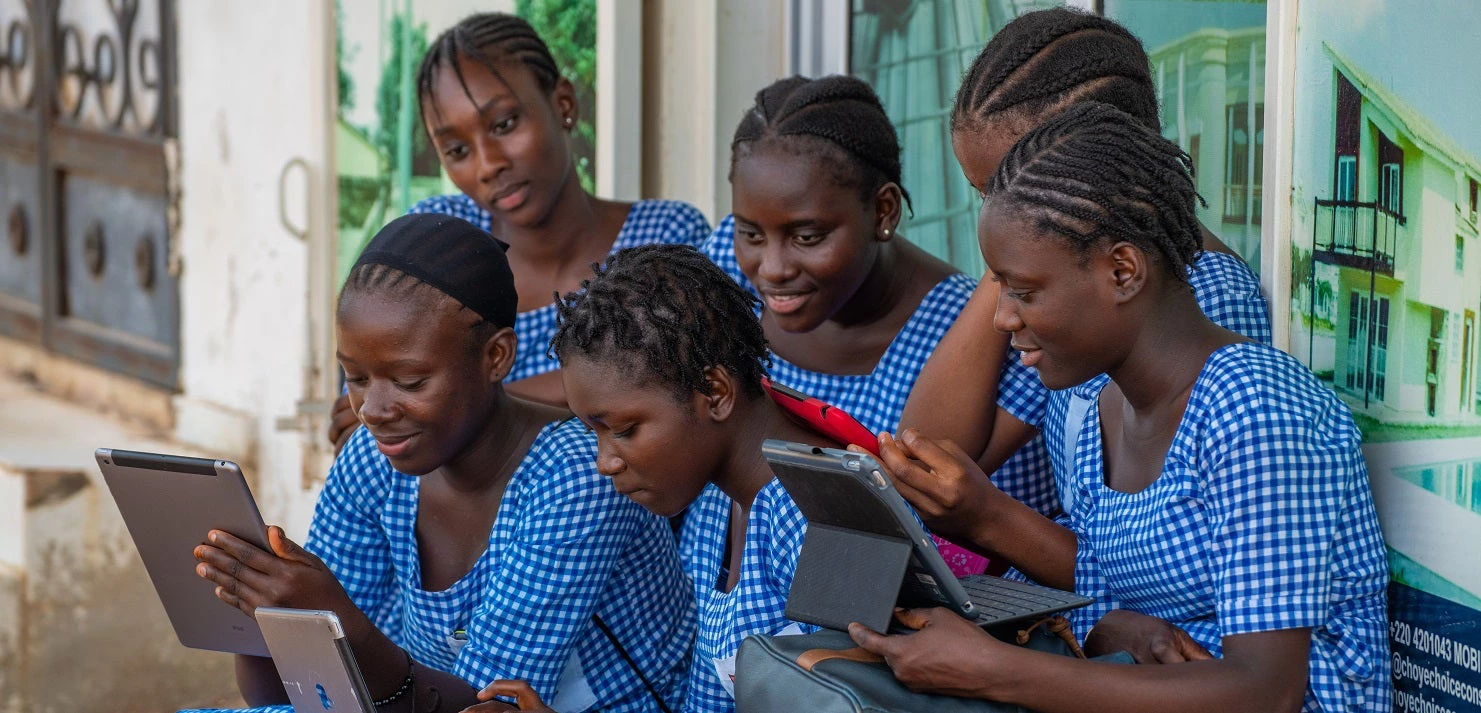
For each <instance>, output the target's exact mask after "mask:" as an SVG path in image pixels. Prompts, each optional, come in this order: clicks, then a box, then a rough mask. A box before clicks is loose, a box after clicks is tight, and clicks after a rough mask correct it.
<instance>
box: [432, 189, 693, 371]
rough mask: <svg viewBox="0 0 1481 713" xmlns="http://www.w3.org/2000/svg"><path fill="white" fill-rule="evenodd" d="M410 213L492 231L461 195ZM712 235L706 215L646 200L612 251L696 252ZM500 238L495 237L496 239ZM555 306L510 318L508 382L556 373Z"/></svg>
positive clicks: (486, 216) (437, 200)
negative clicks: (512, 341)
mask: <svg viewBox="0 0 1481 713" xmlns="http://www.w3.org/2000/svg"><path fill="white" fill-rule="evenodd" d="M408 212H410V213H440V214H443V215H451V216H453V217H456V218H462V219H463V220H466V221H468V222H469V223H472V224H473V225H476V226H478V227H480V228H483V229H484V230H487V231H490V232H492V231H493V219H492V217H491V216H490V215H489V212H488V211H486V210H484V209H483V208H482V207H480V206H479V205H478V203H477V202H476V201H474V200H473V199H472V198H469V197H468V196H467V195H465V194H462V193H459V194H456V195H448V196H433V197H431V198H428V199H426V200H424V201H422V202H420V203H417V204H416V205H414V206H412V208H411V210H410V211H408ZM709 234H710V223H709V221H708V220H705V217H704V214H703V213H700V212H699V209H698V208H695V207H694V206H692V205H689V204H688V203H684V202H681V201H665V200H647V201H638V202H636V203H634V204H633V206H632V210H630V211H628V214H627V220H626V221H624V222H623V224H622V230H621V231H619V232H618V233H617V240H615V241H614V242H613V243H612V252H614V253H615V252H617V251H618V250H622V249H624V248H635V247H638V246H639V245H654V244H663V245H692V246H694V247H696V248H698V247H699V246H700V245H701V244H703V243H704V241H705V239H706V238H707V237H708V236H709ZM495 237H498V236H495ZM555 315H556V308H555V303H553V302H552V303H551V304H548V305H545V306H544V307H539V308H536V309H532V310H530V311H528V312H520V313H519V314H516V315H515V316H514V334H515V336H517V337H519V346H520V348H519V353H518V354H516V355H515V358H514V368H513V369H511V370H510V372H509V376H507V377H505V378H504V381H506V382H512V381H519V380H521V379H528V378H530V377H532V376H539V375H540V374H544V373H546V372H550V371H555V370H556V369H559V368H560V361H559V360H557V359H555V358H554V357H552V356H550V355H549V353H548V349H547V347H549V346H550V340H551V339H553V338H554V337H555V332H556V326H557V325H556V319H555Z"/></svg>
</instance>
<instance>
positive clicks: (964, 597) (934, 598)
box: [762, 440, 1091, 631]
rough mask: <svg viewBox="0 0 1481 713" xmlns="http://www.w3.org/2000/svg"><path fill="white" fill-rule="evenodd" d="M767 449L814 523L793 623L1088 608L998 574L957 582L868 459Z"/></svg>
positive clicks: (990, 620) (999, 616) (873, 623)
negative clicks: (931, 611) (914, 613)
mask: <svg viewBox="0 0 1481 713" xmlns="http://www.w3.org/2000/svg"><path fill="white" fill-rule="evenodd" d="M762 451H763V454H764V455H765V457H766V460H767V462H768V463H770V464H771V469H772V472H773V473H774V474H775V475H776V477H777V479H778V480H780V481H781V483H782V486H783V487H785V488H786V489H787V492H788V493H789V494H790V495H791V496H792V500H793V501H794V502H796V503H797V507H798V509H800V510H801V511H802V514H803V515H804V516H805V517H806V518H807V522H808V525H807V536H806V538H805V539H804V540H803V545H802V552H801V553H800V554H799V555H798V560H797V572H796V574H795V575H794V577H793V579H792V589H791V591H790V592H789V595H788V598H787V609H786V616H787V618H789V619H793V620H795V621H800V622H805V623H808V624H817V625H819V626H823V627H826V628H829V629H839V630H843V629H847V628H848V625H849V623H850V622H855V621H857V622H859V623H860V624H863V625H865V626H867V627H869V628H871V629H873V630H875V631H887V630H888V628H889V627H890V624H891V620H892V615H893V612H894V608H895V607H897V606H899V607H907V608H916V607H933V606H940V607H946V608H948V609H951V610H952V611H955V612H956V613H957V614H959V615H961V616H963V617H965V618H967V619H969V620H971V621H973V622H974V623H976V624H977V625H979V626H982V627H993V626H997V625H1000V624H1008V623H1012V622H1017V621H1021V620H1032V619H1039V618H1043V617H1046V616H1049V615H1051V614H1055V613H1058V612H1063V611H1067V610H1070V609H1075V608H1077V607H1082V606H1085V605H1087V604H1089V603H1090V602H1091V600H1090V599H1088V598H1086V597H1082V596H1080V595H1078V594H1075V593H1073V592H1065V591H1061V590H1058V589H1051V588H1049V587H1041V586H1038V585H1034V584H1027V583H1023V582H1015V581H1011V580H1007V579H1003V578H1001V577H993V576H989V575H974V576H969V577H963V578H961V579H958V578H957V577H956V576H955V575H953V574H952V573H951V569H950V568H949V567H948V566H947V564H946V560H944V559H942V558H941V554H940V553H939V552H937V551H936V546H935V544H933V543H932V542H931V538H930V536H929V535H928V534H926V531H925V528H923V527H922V526H921V524H920V521H919V520H918V519H917V518H916V516H915V513H914V511H912V510H911V509H910V506H909V505H908V504H906V502H905V499H904V498H903V497H901V496H900V493H899V492H898V491H896V490H895V487H894V484H893V483H891V482H890V478H889V477H888V476H886V475H885V474H884V471H883V469H882V468H881V467H880V466H879V464H878V462H877V461H875V459H874V458H873V457H872V456H870V455H867V454H863V453H854V452H851V451H842V450H837V449H832V448H818V447H816V446H810V445H806V444H802V443H790V442H787V441H778V440H768V441H766V443H765V444H764V445H763V446H762Z"/></svg>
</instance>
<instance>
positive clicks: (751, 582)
mask: <svg viewBox="0 0 1481 713" xmlns="http://www.w3.org/2000/svg"><path fill="white" fill-rule="evenodd" d="M730 506H731V500H730V498H729V497H727V496H726V495H725V493H723V492H721V490H720V489H719V488H718V487H716V486H715V485H713V484H711V485H709V486H707V487H706V488H705V490H704V492H703V493H701V494H700V496H699V499H697V500H695V501H694V503H692V504H691V505H690V506H689V509H688V510H686V511H685V515H684V526H683V528H682V529H681V530H680V546H679V551H680V553H681V554H682V557H683V560H684V570H685V572H686V573H687V574H688V575H689V576H690V578H691V579H692V581H693V584H694V596H695V600H696V601H697V602H698V605H699V606H698V617H697V618H698V629H699V635H698V637H697V638H696V640H695V645H694V661H693V666H692V667H691V669H690V673H689V692H688V697H687V699H686V701H685V704H684V710H685V711H689V712H690V713H729V711H733V710H735V700H734V698H733V697H732V695H731V693H730V692H729V691H728V690H726V688H725V686H724V684H722V683H721V680H720V676H721V673H720V671H719V670H717V668H716V665H717V662H721V665H725V664H729V665H732V666H733V664H734V657H735V654H736V652H737V651H738V650H739V649H740V644H741V641H742V640H743V639H745V638H746V637H747V636H750V635H751V634H778V633H783V632H784V630H788V629H789V628H790V630H792V631H796V632H798V633H801V632H810V631H816V627H812V626H806V625H801V624H797V623H796V622H792V621H790V620H788V619H787V618H786V617H785V616H784V615H783V614H782V612H783V610H785V609H786V607H787V593H788V591H790V590H791V588H792V577H793V575H794V574H796V572H797V555H798V553H799V552H801V551H802V539H803V535H804V534H806V532H807V519H806V518H804V517H803V516H802V511H800V510H798V509H797V505H796V504H795V503H793V502H792V498H791V496H790V495H788V494H787V490H786V489H785V488H783V487H782V484H781V481H779V480H775V479H773V480H772V481H771V482H770V483H768V484H767V485H766V486H765V487H763V488H762V489H761V491H760V492H759V493H757V494H756V500H755V501H754V502H753V503H752V504H751V511H750V513H749V517H748V519H747V521H746V544H745V551H744V553H743V554H742V556H741V572H740V579H739V580H738V581H737V583H736V585H735V587H734V588H732V589H731V590H730V591H729V592H723V591H720V589H718V588H717V586H716V585H717V583H719V579H720V572H721V569H722V567H723V566H724V564H725V562H727V561H728V560H729V558H730V547H729V536H728V535H729V527H730ZM730 670H733V669H730Z"/></svg>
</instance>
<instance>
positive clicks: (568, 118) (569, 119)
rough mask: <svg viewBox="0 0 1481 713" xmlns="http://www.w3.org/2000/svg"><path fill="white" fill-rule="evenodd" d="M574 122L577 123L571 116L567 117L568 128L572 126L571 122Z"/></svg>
mask: <svg viewBox="0 0 1481 713" xmlns="http://www.w3.org/2000/svg"><path fill="white" fill-rule="evenodd" d="M574 123H576V122H575V120H574V119H572V118H571V117H569V116H568V117H566V128H567V129H569V128H571V124H574Z"/></svg>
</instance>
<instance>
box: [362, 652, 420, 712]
mask: <svg viewBox="0 0 1481 713" xmlns="http://www.w3.org/2000/svg"><path fill="white" fill-rule="evenodd" d="M410 690H411V654H410V653H407V654H406V680H404V681H402V682H401V687H400V688H398V689H396V692H395V693H392V694H391V695H389V696H386V697H385V698H382V699H380V700H378V701H376V702H374V703H373V704H371V705H374V706H375V707H376V708H380V707H381V706H385V705H390V704H392V703H395V702H396V701H398V700H401V697H402V696H405V695H406V693H407V691H410Z"/></svg>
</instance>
